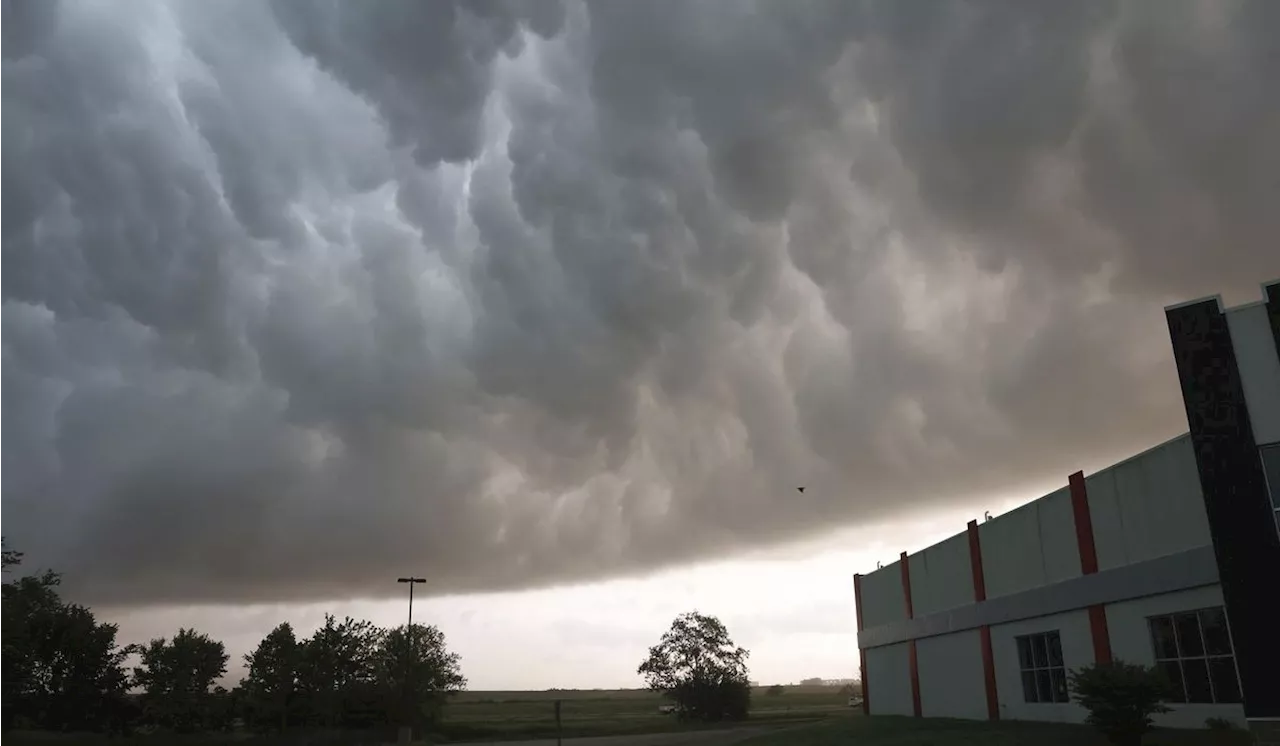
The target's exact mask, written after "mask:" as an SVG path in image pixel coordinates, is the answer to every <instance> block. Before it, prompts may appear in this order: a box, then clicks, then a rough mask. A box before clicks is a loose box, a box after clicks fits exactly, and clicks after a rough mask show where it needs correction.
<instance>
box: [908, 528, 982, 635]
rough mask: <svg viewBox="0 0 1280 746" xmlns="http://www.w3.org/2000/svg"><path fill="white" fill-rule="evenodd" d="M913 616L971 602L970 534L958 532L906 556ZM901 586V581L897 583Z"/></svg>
mask: <svg viewBox="0 0 1280 746" xmlns="http://www.w3.org/2000/svg"><path fill="white" fill-rule="evenodd" d="M907 562H908V568H909V569H910V571H911V603H912V611H913V612H914V613H915V616H923V615H925V614H932V613H934V612H936V611H944V610H946V609H954V608H956V607H958V606H967V605H968V604H971V603H973V600H974V599H973V567H972V566H971V565H970V563H969V535H968V534H967V533H963V534H958V535H956V536H953V537H951V538H950V539H947V540H945V541H942V542H940V543H938V544H934V545H933V546H931V547H929V548H928V549H925V550H924V551H921V552H917V553H916V554H913V555H911V556H910V557H908V558H907ZM899 585H901V583H899Z"/></svg>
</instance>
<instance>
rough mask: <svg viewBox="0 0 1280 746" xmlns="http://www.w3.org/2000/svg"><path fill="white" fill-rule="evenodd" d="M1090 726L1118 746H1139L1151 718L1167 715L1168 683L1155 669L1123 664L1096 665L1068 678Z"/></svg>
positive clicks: (1075, 672) (1147, 729) (1072, 673)
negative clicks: (1157, 715)
mask: <svg viewBox="0 0 1280 746" xmlns="http://www.w3.org/2000/svg"><path fill="white" fill-rule="evenodd" d="M1067 680H1068V683H1069V685H1070V687H1071V692H1072V693H1073V694H1074V695H1075V696H1076V701H1078V702H1079V703H1080V705H1081V706H1082V707H1084V708H1085V709H1086V710H1088V711H1089V716H1088V718H1087V719H1086V722H1088V723H1089V724H1090V725H1092V726H1093V727H1094V728H1095V729H1097V730H1098V731H1099V732H1101V733H1102V734H1103V735H1104V736H1106V737H1107V740H1109V741H1110V742H1111V743H1113V744H1116V745H1117V746H1140V744H1141V743H1142V737H1143V736H1144V735H1145V734H1146V733H1147V731H1149V730H1151V722H1152V721H1151V716H1152V715H1154V714H1157V713H1161V712H1168V711H1169V708H1168V707H1167V706H1166V705H1165V704H1164V700H1165V699H1166V698H1167V697H1168V695H1169V682H1168V681H1166V680H1165V678H1164V677H1163V676H1162V675H1161V674H1160V673H1159V672H1158V671H1157V670H1156V669H1154V668H1151V667H1148V666H1141V665H1137V664H1133V663H1125V662H1123V661H1115V662H1112V663H1098V664H1095V665H1092V666H1085V667H1083V668H1080V669H1077V670H1075V671H1072V672H1071V673H1070V674H1069V675H1068V677H1067Z"/></svg>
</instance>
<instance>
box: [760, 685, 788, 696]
mask: <svg viewBox="0 0 1280 746" xmlns="http://www.w3.org/2000/svg"><path fill="white" fill-rule="evenodd" d="M786 692H787V688H786V687H785V686H783V685H782V684H774V685H773V686H771V687H769V688H768V689H767V690H765V694H767V695H769V696H770V697H781V696H782V695H783V694H785V693H786Z"/></svg>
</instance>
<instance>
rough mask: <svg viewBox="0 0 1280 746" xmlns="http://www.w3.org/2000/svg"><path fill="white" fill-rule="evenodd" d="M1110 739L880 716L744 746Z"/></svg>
mask: <svg viewBox="0 0 1280 746" xmlns="http://www.w3.org/2000/svg"><path fill="white" fill-rule="evenodd" d="M1249 742H1250V741H1249V734H1248V733H1246V732H1244V731H1228V732H1214V731H1207V730H1157V731H1155V732H1153V733H1151V734H1149V735H1148V736H1147V739H1146V741H1144V745H1145V746H1236V745H1237V744H1239V745H1243V744H1248V743H1249ZM1105 745H1106V739H1104V738H1102V736H1100V735H1099V734H1098V733H1096V732H1095V731H1094V730H1093V729H1091V728H1089V727H1087V726H1083V725H1069V724H1064V723H1025V722H998V723H987V722H975V721H970V720H944V719H923V720H917V719H915V718H909V717H891V716H887V715H881V716H877V717H870V718H864V717H861V716H858V717H841V718H831V719H828V720H826V721H824V722H821V723H816V724H814V725H812V726H804V727H800V728H795V729H788V730H787V731H786V732H781V733H774V734H769V735H765V736H761V737H759V738H753V739H751V740H749V741H746V742H744V743H743V744H742V746H1105Z"/></svg>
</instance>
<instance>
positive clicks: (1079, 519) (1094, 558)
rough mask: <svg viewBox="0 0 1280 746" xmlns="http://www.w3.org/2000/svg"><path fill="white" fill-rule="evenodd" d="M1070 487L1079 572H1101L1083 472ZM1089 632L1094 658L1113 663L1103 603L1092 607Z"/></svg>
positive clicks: (1069, 480) (1089, 573) (1068, 479)
mask: <svg viewBox="0 0 1280 746" xmlns="http://www.w3.org/2000/svg"><path fill="white" fill-rule="evenodd" d="M1067 484H1068V485H1069V486H1070V488H1071V514H1072V517H1074V518H1075V523H1076V545H1077V547H1078V548H1079V550H1080V572H1082V573H1083V574H1085V575H1093V574H1094V573H1096V572H1097V571H1098V548H1097V546H1096V545H1095V544H1094V541H1093V517H1092V516H1091V515H1090V514H1089V491H1088V489H1087V487H1086V486H1085V482H1084V472H1080V471H1078V472H1076V473H1075V474H1072V475H1071V476H1070V477H1068V478H1067ZM1089 632H1090V635H1091V636H1092V637H1093V658H1094V661H1095V662H1097V663H1110V662H1111V634H1110V631H1109V630H1108V629H1107V611H1106V608H1105V607H1103V606H1102V605H1101V604H1095V605H1093V606H1090V607H1089Z"/></svg>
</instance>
